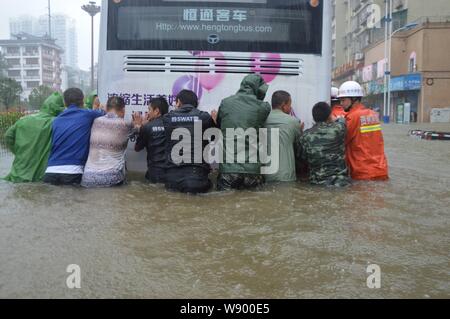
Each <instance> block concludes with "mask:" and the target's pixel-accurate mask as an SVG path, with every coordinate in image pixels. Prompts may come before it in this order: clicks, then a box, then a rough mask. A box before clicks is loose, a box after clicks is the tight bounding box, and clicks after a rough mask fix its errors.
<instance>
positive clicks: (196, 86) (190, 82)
mask: <svg viewBox="0 0 450 319" xmlns="http://www.w3.org/2000/svg"><path fill="white" fill-rule="evenodd" d="M183 90H190V91H193V92H194V93H195V94H197V96H198V99H199V100H200V99H201V98H202V95H203V88H202V86H201V84H200V81H199V79H198V78H196V77H195V76H192V75H184V76H182V77H180V78H179V79H178V80H176V81H175V83H174V84H173V88H172V93H173V95H175V96H177V95H178V93H180V92H181V91H183Z"/></svg>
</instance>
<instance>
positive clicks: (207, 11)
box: [98, 0, 332, 170]
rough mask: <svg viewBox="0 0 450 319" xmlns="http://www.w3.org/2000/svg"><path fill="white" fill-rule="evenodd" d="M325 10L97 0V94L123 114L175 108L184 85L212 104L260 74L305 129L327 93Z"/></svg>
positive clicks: (280, 1) (248, 3)
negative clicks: (153, 106) (285, 98)
mask: <svg viewBox="0 0 450 319" xmlns="http://www.w3.org/2000/svg"><path fill="white" fill-rule="evenodd" d="M331 14H332V13H331V3H330V1H321V0H210V1H206V0H190V1H183V0H103V2H102V17H101V32H100V34H101V38H100V50H99V70H98V72H99V75H98V78H99V80H98V92H99V97H100V99H101V101H102V102H105V101H106V100H107V99H108V98H109V97H111V96H121V97H123V98H124V100H125V103H126V106H127V108H126V119H127V120H131V114H132V113H133V112H143V113H145V112H147V110H148V104H149V103H150V101H151V100H152V99H153V98H155V97H158V96H163V97H165V98H166V99H167V100H168V102H169V104H170V105H171V106H174V104H175V97H176V95H177V94H178V93H179V92H180V91H181V90H183V89H189V90H192V91H194V92H195V93H196V94H197V96H198V97H199V100H200V106H199V109H201V110H203V111H208V112H211V111H213V110H217V109H218V107H219V105H220V102H221V100H222V99H224V98H226V97H228V96H230V95H233V94H235V93H236V92H237V91H238V89H239V86H240V83H241V81H242V79H243V78H244V77H245V76H246V75H247V74H252V73H258V74H260V75H261V76H262V77H263V78H264V80H265V81H266V82H267V83H268V84H269V86H270V90H269V92H268V94H267V97H266V99H267V101H269V100H270V97H271V95H272V93H273V92H275V91H277V90H285V91H288V92H289V93H290V94H291V95H292V100H293V110H294V116H296V117H297V118H298V119H299V120H301V121H302V122H304V123H305V126H306V127H307V128H308V127H311V126H312V125H313V120H312V114H311V109H312V107H313V105H314V104H315V103H316V102H319V101H328V100H329V98H330V87H331ZM130 147H131V146H130ZM130 153H132V152H130ZM140 156H142V155H137V154H130V155H129V162H130V165H129V169H131V170H135V169H138V170H141V169H144V165H145V164H144V163H145V160H144V159H142V160H139V161H138V158H139V157H140ZM136 162H141V164H142V165H138V166H139V167H137V166H136V165H134V164H133V163H136Z"/></svg>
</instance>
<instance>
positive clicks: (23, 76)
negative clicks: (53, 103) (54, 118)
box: [0, 33, 63, 100]
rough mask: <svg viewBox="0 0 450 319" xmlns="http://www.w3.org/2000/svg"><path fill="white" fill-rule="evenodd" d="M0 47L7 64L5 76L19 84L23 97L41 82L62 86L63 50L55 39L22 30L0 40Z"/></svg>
mask: <svg viewBox="0 0 450 319" xmlns="http://www.w3.org/2000/svg"><path fill="white" fill-rule="evenodd" d="M0 50H1V52H2V54H3V55H4V57H5V60H6V62H7V64H8V71H7V76H8V77H9V78H12V79H14V80H16V81H17V82H19V83H20V84H21V85H22V88H23V93H22V96H21V98H22V99H23V100H27V99H28V96H29V95H30V93H31V91H32V90H33V89H34V88H36V87H38V86H40V85H46V86H49V87H51V88H53V89H55V90H60V89H61V82H62V80H61V63H62V60H61V53H62V52H63V51H62V49H61V48H60V47H59V46H57V45H56V44H55V41H54V40H50V39H48V38H45V37H36V36H32V35H29V34H24V33H22V34H19V35H16V38H15V39H11V40H0Z"/></svg>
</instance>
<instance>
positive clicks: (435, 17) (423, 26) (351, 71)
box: [333, 0, 450, 122]
mask: <svg viewBox="0 0 450 319" xmlns="http://www.w3.org/2000/svg"><path fill="white" fill-rule="evenodd" d="M392 1H393V2H392V7H393V15H392V18H393V20H392V22H393V28H392V30H393V32H394V33H395V35H394V37H393V44H392V61H391V62H392V76H393V79H392V82H391V91H393V95H392V96H393V99H392V100H391V104H393V106H392V107H391V110H392V113H393V114H391V117H393V118H400V116H398V113H399V112H397V111H396V108H397V106H401V105H404V104H405V103H407V104H408V106H410V107H411V119H412V120H417V121H419V122H428V121H429V120H430V114H429V113H430V112H431V110H432V109H433V108H436V107H438V108H439V107H445V105H447V107H450V101H448V100H447V97H446V94H445V93H444V94H441V93H440V92H439V93H438V92H434V93H432V94H433V95H434V96H436V97H437V99H436V101H433V100H430V99H427V98H426V96H428V95H427V94H428V93H426V92H431V91H430V89H431V88H430V87H429V86H427V87H426V86H424V85H422V84H423V81H426V79H428V75H427V74H424V72H426V71H427V69H428V66H427V65H426V64H420V63H419V64H414V63H413V58H414V57H416V58H417V56H419V55H420V56H421V58H423V59H430V58H431V57H432V56H433V54H434V55H435V56H434V57H433V58H437V57H442V59H441V60H436V61H434V62H433V63H435V65H434V67H436V66H438V67H439V68H441V69H440V70H438V69H436V68H432V69H430V70H433V72H439V74H441V75H442V74H446V72H447V70H448V67H447V65H446V60H447V59H446V58H444V56H448V52H449V51H448V48H446V46H445V45H439V43H436V44H437V45H436V47H431V46H429V45H426V43H428V42H427V41H428V39H429V38H428V36H431V34H440V35H441V36H443V37H444V38H443V39H447V38H446V36H445V35H444V34H446V32H448V29H447V27H446V23H447V22H450V1H448V0H433V1H422V0H392ZM386 3H387V1H386V0H335V1H334V5H335V9H334V12H335V18H334V21H335V24H336V26H335V27H334V29H333V30H334V32H335V51H334V54H335V56H334V61H335V67H334V70H333V82H334V84H335V85H339V84H341V83H343V82H345V81H347V80H356V81H358V82H360V83H363V85H364V86H365V87H366V91H367V94H368V98H367V100H368V103H369V104H371V106H372V107H374V108H375V109H379V110H380V112H382V110H383V105H382V104H384V103H383V95H382V93H383V91H384V74H385V71H386V70H385V69H386V62H387V59H385V50H384V48H385V41H384V40H385V27H386V25H387V23H386V22H387V21H386V17H385V11H386V10H385V9H386ZM412 23H413V24H414V25H415V28H414V29H413V30H411V32H413V34H415V33H414V32H416V31H417V32H418V34H421V35H423V36H424V37H425V38H423V37H422V38H421V36H415V37H412V38H411V39H410V40H406V39H405V38H404V37H405V34H406V35H408V34H409V33H408V31H405V32H397V31H398V30H399V29H401V28H403V27H404V26H406V25H410V24H412ZM437 30H441V31H437ZM417 37H418V38H421V39H423V41H425V42H426V43H425V42H423V43H420V41H415V40H414V39H417ZM398 39H402V40H401V41H403V43H405V42H408V43H410V44H409V45H410V46H413V47H414V50H412V51H411V52H409V54H410V56H406V55H405V54H404V52H403V50H404V48H403V47H401V46H399V45H398V44H397V40H398ZM443 41H444V42H445V41H447V40H443ZM429 51H430V52H429ZM431 51H432V52H431ZM419 52H421V53H419ZM399 66H402V67H403V68H405V67H406V66H407V67H408V69H407V70H405V69H401V68H400V70H399V69H398V68H399ZM433 79H436V76H434V75H433ZM430 81H431V80H430ZM442 83H444V82H442ZM440 85H442V84H438V85H437V86H434V89H435V88H437V87H439V86H440ZM423 90H426V91H425V93H424V92H423ZM403 91H406V93H405V92H403ZM444 91H445V89H444ZM380 92H381V96H380ZM401 92H403V93H401ZM438 95H439V96H441V97H438ZM380 99H381V100H380ZM380 102H381V103H380Z"/></svg>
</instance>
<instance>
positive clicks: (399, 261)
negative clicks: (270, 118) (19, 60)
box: [0, 124, 450, 298]
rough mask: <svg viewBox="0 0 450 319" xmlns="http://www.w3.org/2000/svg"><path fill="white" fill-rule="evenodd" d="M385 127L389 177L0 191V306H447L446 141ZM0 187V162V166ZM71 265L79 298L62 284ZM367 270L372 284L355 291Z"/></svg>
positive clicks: (1, 187) (449, 164)
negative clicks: (246, 185)
mask: <svg viewBox="0 0 450 319" xmlns="http://www.w3.org/2000/svg"><path fill="white" fill-rule="evenodd" d="M415 128H434V129H436V130H443V131H450V126H449V125H426V124H425V125H415V126H411V127H409V126H394V125H391V126H387V127H385V139H386V151H387V155H388V159H389V164H390V175H391V180H390V181H389V182H387V183H379V182H371V183H355V184H354V185H353V186H351V187H350V188H347V189H342V190H335V189H324V188H319V187H311V186H309V185H308V184H301V183H298V184H288V185H283V186H266V187H265V189H264V191H262V192H230V193H210V194H207V195H204V196H188V195H182V194H174V193H168V192H166V191H165V190H164V189H162V188H161V187H156V186H150V185H147V184H145V183H144V181H143V178H142V177H140V176H135V175H132V176H131V177H130V179H131V180H132V181H131V182H130V185H128V186H126V187H122V188H115V189H107V190H104V189H100V190H84V189H78V188H70V187H53V186H47V185H42V184H35V185H12V184H9V183H6V182H3V181H0V258H1V259H0V298H338V297H343V298H406V297H413V298H437V297H447V298H448V297H450V257H449V249H450V235H449V233H450V142H445V141H422V140H416V139H413V138H411V137H409V136H407V133H408V131H409V130H410V129H415ZM0 159H1V164H0V176H4V175H6V174H7V172H8V170H9V167H10V164H11V161H12V158H11V157H10V156H3V157H1V158H0ZM70 264H77V265H79V266H80V267H81V289H75V290H70V289H68V288H67V286H66V278H67V276H68V275H69V273H67V272H66V268H67V266H68V265H70ZM370 264H377V265H379V266H380V267H381V272H382V287H381V289H378V290H371V289H368V288H367V285H366V280H367V276H368V275H369V274H367V273H366V268H367V266H368V265H370Z"/></svg>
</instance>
